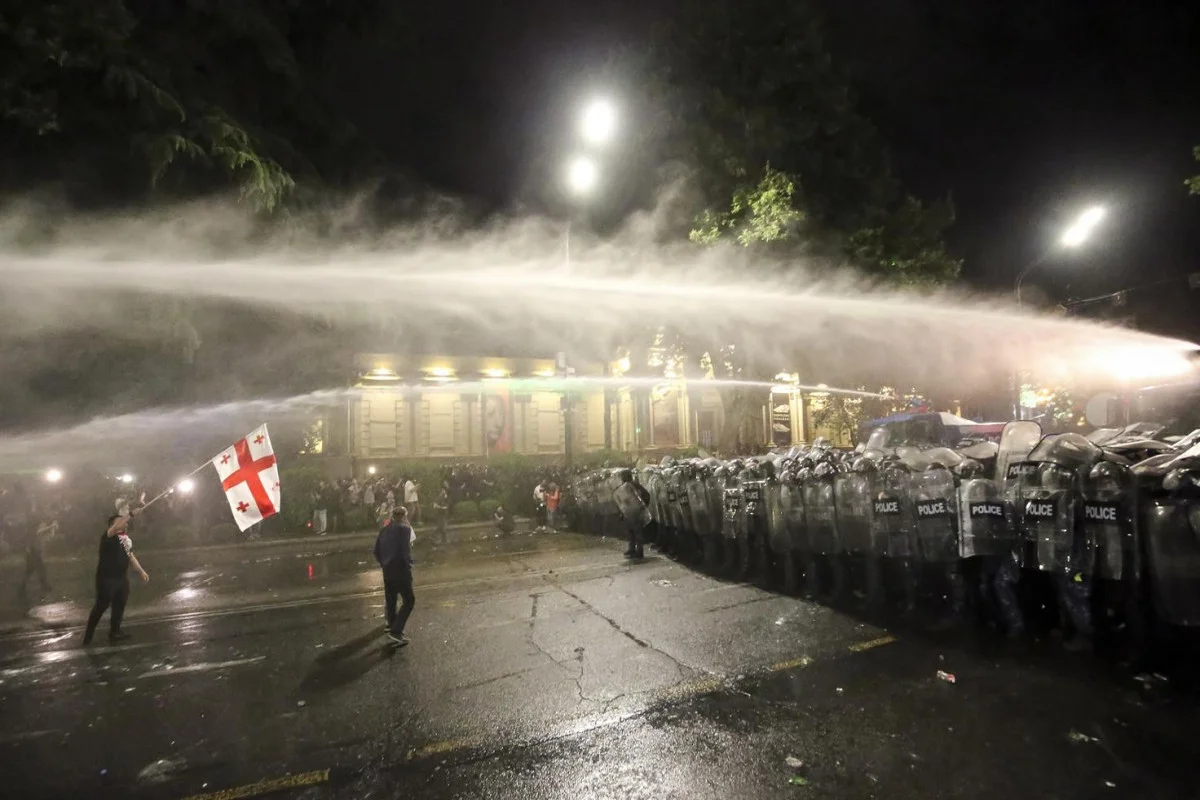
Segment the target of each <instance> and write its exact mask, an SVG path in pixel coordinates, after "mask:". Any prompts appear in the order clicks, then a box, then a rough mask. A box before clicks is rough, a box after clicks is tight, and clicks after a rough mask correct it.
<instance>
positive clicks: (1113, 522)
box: [1081, 462, 1139, 581]
mask: <svg viewBox="0 0 1200 800" xmlns="http://www.w3.org/2000/svg"><path fill="white" fill-rule="evenodd" d="M1081 511H1082V514H1081V524H1082V526H1083V531H1084V535H1085V536H1086V537H1087V543H1088V548H1087V549H1088V550H1089V551H1090V552H1091V554H1092V555H1093V558H1094V563H1093V564H1091V565H1089V566H1090V569H1087V570H1086V571H1088V572H1090V573H1091V574H1092V575H1094V576H1095V577H1097V578H1101V579H1104V580H1113V581H1130V580H1134V579H1136V578H1137V576H1138V572H1139V556H1138V545H1137V542H1138V538H1139V537H1138V535H1137V533H1138V532H1137V527H1138V522H1139V520H1138V516H1139V514H1138V492H1137V479H1136V477H1135V476H1134V474H1133V471H1132V470H1131V469H1129V468H1128V467H1125V466H1122V465H1120V464H1112V463H1108V462H1101V463H1099V464H1097V465H1096V466H1094V467H1093V468H1092V470H1091V471H1090V472H1089V473H1088V475H1087V477H1086V478H1085V479H1084V482H1083V508H1082V509H1081Z"/></svg>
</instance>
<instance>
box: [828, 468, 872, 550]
mask: <svg viewBox="0 0 1200 800" xmlns="http://www.w3.org/2000/svg"><path fill="white" fill-rule="evenodd" d="M874 477H875V476H874V473H873V472H850V473H844V474H840V475H837V476H835V477H834V479H833V492H834V502H835V503H836V505H837V527H838V539H839V542H840V544H841V549H842V551H843V552H846V553H854V554H861V553H869V552H871V516H872V501H873V494H874V493H873V491H872V490H873V483H874V480H873V479H874Z"/></svg>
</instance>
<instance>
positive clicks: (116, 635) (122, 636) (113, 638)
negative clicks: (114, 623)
mask: <svg viewBox="0 0 1200 800" xmlns="http://www.w3.org/2000/svg"><path fill="white" fill-rule="evenodd" d="M128 638H130V636H129V634H128V633H125V631H114V632H113V633H110V634H109V635H108V640H109V641H110V642H123V641H125V640H126V639H128Z"/></svg>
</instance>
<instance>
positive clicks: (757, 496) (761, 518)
mask: <svg viewBox="0 0 1200 800" xmlns="http://www.w3.org/2000/svg"><path fill="white" fill-rule="evenodd" d="M741 491H742V517H741V523H742V524H741V528H740V530H739V533H738V535H739V536H741V537H746V538H753V537H754V536H757V535H758V533H759V532H761V531H762V530H765V528H766V514H767V507H766V501H767V496H766V495H767V482H766V481H765V480H763V479H762V478H751V477H750V476H749V474H748V473H742V481H741Z"/></svg>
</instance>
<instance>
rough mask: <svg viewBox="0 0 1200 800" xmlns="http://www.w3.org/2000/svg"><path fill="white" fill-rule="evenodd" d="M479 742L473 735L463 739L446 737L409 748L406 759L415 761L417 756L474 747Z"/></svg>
mask: <svg viewBox="0 0 1200 800" xmlns="http://www.w3.org/2000/svg"><path fill="white" fill-rule="evenodd" d="M480 743H481V741H480V740H479V739H477V738H474V737H467V738H464V739H447V740H445V741H443V742H434V743H433V744H427V745H425V746H423V747H418V748H415V749H413V750H409V751H408V758H407V760H408V761H416V760H417V759H418V758H428V757H429V756H436V755H440V754H442V753H449V752H451V751H452V750H463V749H466V748H468V747H475V746H477V745H479V744H480Z"/></svg>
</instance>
